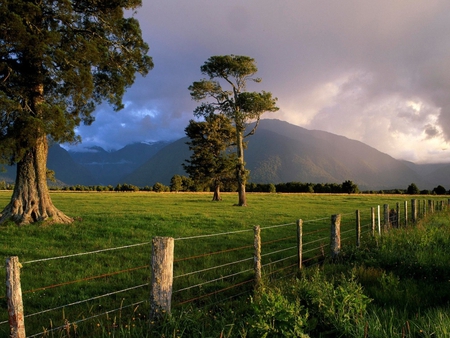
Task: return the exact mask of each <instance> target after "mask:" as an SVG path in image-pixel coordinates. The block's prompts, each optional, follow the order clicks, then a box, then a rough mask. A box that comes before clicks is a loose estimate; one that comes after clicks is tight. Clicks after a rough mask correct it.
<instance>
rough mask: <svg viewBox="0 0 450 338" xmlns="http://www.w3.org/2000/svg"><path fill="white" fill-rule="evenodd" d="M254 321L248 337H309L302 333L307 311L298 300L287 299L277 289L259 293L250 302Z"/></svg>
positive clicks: (264, 290)
mask: <svg viewBox="0 0 450 338" xmlns="http://www.w3.org/2000/svg"><path fill="white" fill-rule="evenodd" d="M252 309H253V311H254V317H253V318H254V319H253V320H252V322H251V326H252V330H251V331H250V337H261V338H266V337H274V338H275V337H280V338H283V337H304V338H306V337H309V336H308V335H307V334H305V333H304V328H305V326H306V321H307V319H308V311H307V310H305V308H304V307H303V306H301V304H300V299H299V298H298V297H297V298H296V299H294V300H292V299H287V298H286V297H285V296H284V295H283V294H282V293H281V291H280V290H279V289H277V288H265V289H263V290H260V291H259V295H258V296H257V297H256V300H254V301H253V302H252Z"/></svg>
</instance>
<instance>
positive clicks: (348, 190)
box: [0, 175, 450, 195]
mask: <svg viewBox="0 0 450 338" xmlns="http://www.w3.org/2000/svg"><path fill="white" fill-rule="evenodd" d="M49 185H50V189H51V190H61V191H115V192H129V191H154V192H171V191H172V192H178V191H180V192H183V191H186V192H204V191H210V188H209V186H208V185H205V184H203V185H201V184H195V182H193V181H192V180H191V179H190V178H189V177H186V176H180V175H175V176H173V177H172V180H171V183H170V185H168V186H167V185H164V184H162V183H159V182H157V183H155V184H154V185H152V186H145V187H138V186H135V185H133V184H127V183H123V184H117V185H116V186H115V187H114V186H112V185H108V186H103V185H90V186H85V185H73V186H62V187H61V186H57V185H53V186H52V185H51V182H49ZM13 189H14V185H13V184H10V183H6V182H5V181H0V190H13ZM246 190H247V192H266V193H277V192H278V193H319V194H320V193H327V194H342V193H344V194H357V193H366V194H409V195H446V194H450V191H447V190H446V189H445V188H444V187H443V186H442V185H439V186H437V187H435V188H434V189H433V190H419V188H418V187H417V185H416V184H414V183H411V184H410V185H409V186H408V187H407V188H406V189H387V190H369V191H360V190H359V188H358V186H357V185H356V184H355V183H353V182H352V181H350V180H347V181H345V182H343V183H341V184H338V183H302V182H287V183H277V184H273V183H248V184H247V186H246ZM222 191H224V192H235V191H236V187H235V186H233V185H232V184H231V185H228V186H225V187H223V188H222Z"/></svg>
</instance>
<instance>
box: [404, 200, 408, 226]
mask: <svg viewBox="0 0 450 338" xmlns="http://www.w3.org/2000/svg"><path fill="white" fill-rule="evenodd" d="M404 216H405V227H406V226H408V201H405V213H404Z"/></svg>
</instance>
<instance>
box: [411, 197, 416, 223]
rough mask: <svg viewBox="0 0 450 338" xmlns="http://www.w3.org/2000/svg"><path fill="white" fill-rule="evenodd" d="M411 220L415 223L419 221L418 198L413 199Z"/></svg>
mask: <svg viewBox="0 0 450 338" xmlns="http://www.w3.org/2000/svg"><path fill="white" fill-rule="evenodd" d="M411 221H412V222H413V223H416V222H417V200H416V199H412V200H411Z"/></svg>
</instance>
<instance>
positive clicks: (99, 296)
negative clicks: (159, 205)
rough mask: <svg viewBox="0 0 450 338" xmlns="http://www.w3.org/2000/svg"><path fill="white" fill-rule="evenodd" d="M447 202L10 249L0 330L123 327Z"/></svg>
mask: <svg viewBox="0 0 450 338" xmlns="http://www.w3.org/2000/svg"><path fill="white" fill-rule="evenodd" d="M449 204H450V200H448V201H445V202H444V201H437V202H436V201H433V200H428V201H422V200H415V199H413V200H411V204H410V206H409V205H408V202H407V201H405V202H403V203H397V204H396V205H394V206H392V205H391V206H389V205H383V206H377V207H376V208H371V210H370V211H368V212H361V211H360V210H356V211H355V212H352V213H347V214H336V215H331V217H330V216H327V217H324V218H318V219H312V220H302V219H299V220H297V221H295V222H292V223H288V224H279V225H273V226H266V227H261V226H259V225H258V226H255V227H253V228H252V229H245V230H239V231H230V232H224V233H217V234H209V235H199V236H192V237H184V238H171V237H155V238H153V239H152V241H151V242H145V243H139V244H134V245H128V246H122V247H116V248H109V249H102V250H97V251H91V252H85V253H78V254H73V255H65V256H59V257H51V258H44V259H39V260H33V261H28V262H26V261H25V262H20V261H19V257H17V256H12V257H9V258H8V259H7V260H6V284H5V286H6V290H5V291H6V292H5V293H4V294H6V297H0V304H1V307H2V309H4V310H5V311H2V314H0V336H2V337H6V336H10V337H18V338H23V337H53V336H55V335H57V336H61V335H63V336H64V335H65V336H67V337H68V336H76V334H79V335H81V336H82V334H81V333H80V332H82V331H83V327H85V329H84V330H85V331H84V332H89V333H90V335H91V336H96V333H97V334H99V335H101V334H104V333H105V332H106V333H109V332H113V331H116V330H120V331H124V330H125V331H126V330H131V329H132V327H133V326H134V325H137V322H139V321H147V320H149V319H150V320H157V319H158V317H160V316H161V315H162V314H163V313H164V312H170V311H172V310H173V309H174V308H176V307H183V306H186V305H188V304H192V306H195V307H204V306H220V304H222V303H223V302H225V301H233V300H239V298H240V296H244V295H249V294H251V293H252V291H253V290H254V289H255V288H257V287H258V286H259V284H260V283H261V280H262V278H267V279H271V278H272V279H278V278H285V277H288V276H290V275H294V274H296V273H297V272H298V271H299V269H302V267H304V266H311V265H313V264H319V263H320V262H322V261H323V260H324V259H326V258H329V257H331V258H335V257H337V256H338V255H339V253H340V250H341V248H342V247H343V246H350V245H354V246H356V247H359V246H361V245H362V243H364V239H366V238H369V237H371V236H377V235H382V234H383V233H384V232H386V231H388V230H389V229H390V228H392V227H401V226H407V225H411V224H414V223H415V222H417V220H418V219H419V218H423V217H424V216H426V215H427V214H429V213H432V212H434V211H443V210H445V209H448V206H449ZM230 244H232V245H230ZM87 267H91V268H87ZM49 276H50V277H49ZM48 280H51V281H52V283H50V284H49V283H48ZM25 323H26V326H27V330H25ZM26 331H27V334H28V336H27V335H26Z"/></svg>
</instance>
